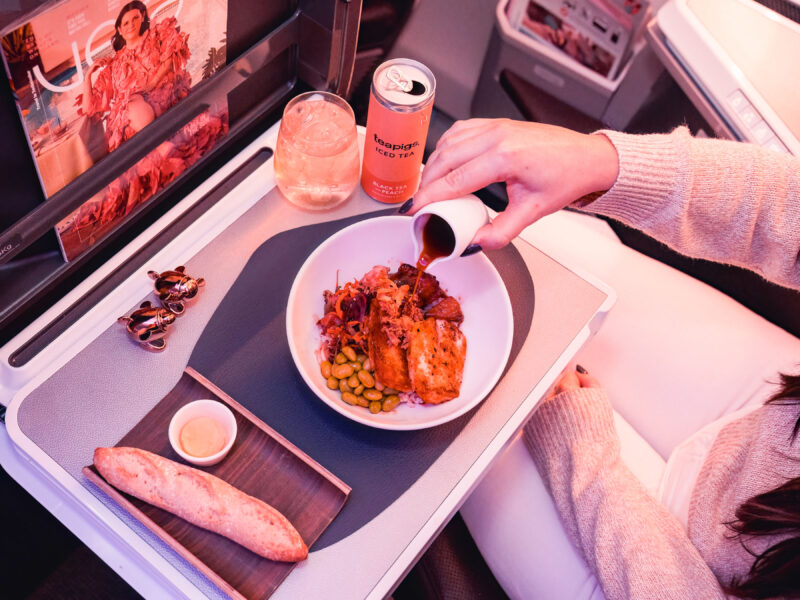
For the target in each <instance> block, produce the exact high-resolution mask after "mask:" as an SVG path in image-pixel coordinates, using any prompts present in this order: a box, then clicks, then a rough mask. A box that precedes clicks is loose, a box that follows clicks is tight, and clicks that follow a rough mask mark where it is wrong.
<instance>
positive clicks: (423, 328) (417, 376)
mask: <svg viewBox="0 0 800 600" xmlns="http://www.w3.org/2000/svg"><path fill="white" fill-rule="evenodd" d="M466 355H467V340H466V338H465V337H464V334H463V333H461V330H460V329H459V328H458V325H456V324H454V323H452V322H450V321H444V320H441V319H434V318H427V319H425V320H424V321H419V322H417V323H414V325H413V326H412V327H411V329H410V341H409V345H408V354H407V357H408V372H409V377H410V378H411V384H412V386H413V388H414V391H415V392H416V393H417V395H418V396H419V397H420V398H422V400H423V401H424V402H426V403H428V404H440V403H442V402H446V401H448V400H452V399H453V398H456V397H458V395H459V393H460V391H461V379H462V376H463V373H464V359H465V357H466Z"/></svg>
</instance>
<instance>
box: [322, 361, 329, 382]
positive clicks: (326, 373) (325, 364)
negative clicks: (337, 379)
mask: <svg viewBox="0 0 800 600" xmlns="http://www.w3.org/2000/svg"><path fill="white" fill-rule="evenodd" d="M319 370H320V371H321V372H322V376H323V377H324V378H325V379H327V378H328V377H330V376H331V363H330V361H327V360H323V361H322V362H321V363H320V365H319Z"/></svg>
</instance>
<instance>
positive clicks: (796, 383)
mask: <svg viewBox="0 0 800 600" xmlns="http://www.w3.org/2000/svg"><path fill="white" fill-rule="evenodd" d="M781 384H782V386H781V389H780V391H779V392H778V393H777V394H775V395H774V396H773V397H772V398H770V399H769V400H768V401H767V404H777V405H793V406H800V375H784V374H781ZM798 432H800V415H799V416H798V417H797V421H795V424H794V428H793V429H792V435H791V439H790V440H789V442H790V443H795V442H796V441H797V434H798ZM798 466H800V465H798ZM728 526H729V527H730V528H731V529H732V530H733V531H734V532H736V536H737V537H738V538H739V541H740V542H741V544H742V545H743V546H744V548H745V550H747V551H748V552H750V550H749V549H748V548H747V544H746V541H747V538H748V537H751V536H752V537H757V536H764V535H781V534H785V535H787V536H788V537H786V539H784V540H783V541H781V542H778V543H777V544H774V545H772V546H770V547H769V548H767V549H766V550H764V551H763V552H761V553H760V554H756V553H754V552H751V554H753V556H755V561H754V562H753V566H752V567H750V571H749V572H748V573H747V576H746V577H745V578H743V579H734V580H733V581H732V582H731V584H730V585H729V586H726V588H725V591H726V592H727V593H729V594H733V595H734V596H739V597H741V598H775V597H783V596H787V597H795V596H800V477H795V478H794V479H790V480H789V481H787V482H786V483H784V484H783V485H781V486H778V487H777V488H775V489H774V490H770V491H768V492H764V493H763V494H758V495H757V496H753V497H752V498H750V499H749V500H747V501H746V502H744V503H743V504H742V505H741V506H740V507H739V508H737V509H736V520H735V521H733V522H731V523H728Z"/></svg>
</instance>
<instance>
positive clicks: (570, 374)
mask: <svg viewBox="0 0 800 600" xmlns="http://www.w3.org/2000/svg"><path fill="white" fill-rule="evenodd" d="M599 387H602V386H601V385H600V382H599V381H597V379H595V378H594V377H592V376H591V375H589V373H587V372H586V370H585V369H582V368H581V367H578V370H577V371H565V372H564V373H562V374H561V378H560V379H559V380H558V381H557V382H556V384H555V385H554V386H553V388H552V389H551V390H550V392H548V394H547V396H546V397H545V402H548V401H550V400H552V399H553V398H555V397H556V396H557V395H558V394H560V393H561V392H566V391H568V390H577V389H580V388H599Z"/></svg>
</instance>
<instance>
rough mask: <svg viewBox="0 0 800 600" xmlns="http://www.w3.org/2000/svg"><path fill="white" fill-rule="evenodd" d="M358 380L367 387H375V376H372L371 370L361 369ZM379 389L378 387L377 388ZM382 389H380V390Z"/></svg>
mask: <svg viewBox="0 0 800 600" xmlns="http://www.w3.org/2000/svg"><path fill="white" fill-rule="evenodd" d="M356 375H357V377H358V380H359V381H360V382H361V383H363V384H364V386H365V387H368V388H371V387H375V378H374V377H373V376H372V373H370V372H369V371H365V370H364V369H361V370H360V371H359V372H358V373H357V374H356ZM375 389H377V388H375ZM378 391H380V390H378Z"/></svg>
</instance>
